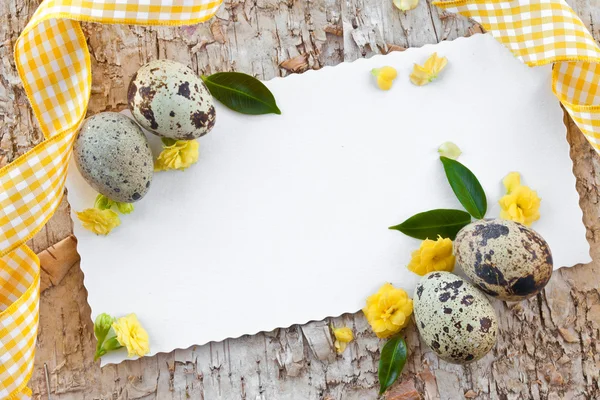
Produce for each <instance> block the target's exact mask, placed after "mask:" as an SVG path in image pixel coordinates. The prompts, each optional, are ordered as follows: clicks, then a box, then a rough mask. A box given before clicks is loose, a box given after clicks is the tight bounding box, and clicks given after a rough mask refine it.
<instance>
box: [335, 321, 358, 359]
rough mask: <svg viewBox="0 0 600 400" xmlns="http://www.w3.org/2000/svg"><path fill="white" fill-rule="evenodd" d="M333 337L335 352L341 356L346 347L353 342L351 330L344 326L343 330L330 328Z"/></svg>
mask: <svg viewBox="0 0 600 400" xmlns="http://www.w3.org/2000/svg"><path fill="white" fill-rule="evenodd" d="M332 330H333V336H335V343H334V346H335V350H336V351H337V352H338V354H342V353H343V352H344V350H346V346H348V343H350V342H351V341H352V340H354V334H353V333H352V329H350V328H348V327H346V326H344V327H343V328H332Z"/></svg>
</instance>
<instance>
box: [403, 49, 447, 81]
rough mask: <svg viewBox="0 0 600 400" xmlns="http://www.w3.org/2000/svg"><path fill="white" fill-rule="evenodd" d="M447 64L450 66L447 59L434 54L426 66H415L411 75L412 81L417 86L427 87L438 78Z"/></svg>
mask: <svg viewBox="0 0 600 400" xmlns="http://www.w3.org/2000/svg"><path fill="white" fill-rule="evenodd" d="M446 64H448V59H447V58H446V57H438V55H437V53H433V54H432V55H431V57H429V58H428V59H427V61H425V65H423V66H421V65H418V64H415V66H414V67H413V72H412V74H410V81H411V82H412V83H414V84H415V85H417V86H423V85H427V84H428V83H430V82H432V81H434V80H435V79H436V78H437V77H438V75H439V73H440V72H442V70H443V69H444V67H446Z"/></svg>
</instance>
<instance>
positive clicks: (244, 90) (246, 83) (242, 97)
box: [202, 72, 281, 115]
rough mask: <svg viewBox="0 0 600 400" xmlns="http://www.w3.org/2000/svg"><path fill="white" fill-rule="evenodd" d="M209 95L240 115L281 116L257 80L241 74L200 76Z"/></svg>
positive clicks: (271, 96) (266, 91) (220, 73)
mask: <svg viewBox="0 0 600 400" xmlns="http://www.w3.org/2000/svg"><path fill="white" fill-rule="evenodd" d="M202 80H203V81H204V83H205V84H206V86H207V87H208V90H209V91H210V93H211V94H212V95H213V96H214V97H215V98H216V99H217V100H219V101H220V102H221V103H223V104H225V105H226V106H227V107H229V108H231V109H232V110H233V111H237V112H239V113H242V114H251V115H259V114H270V113H273V114H281V111H280V110H279V108H278V107H277V103H276V102H275V97H273V94H272V93H271V91H270V90H269V89H268V88H267V87H266V86H265V85H264V84H263V83H262V82H261V81H259V80H258V79H256V78H255V77H253V76H250V75H247V74H243V73H241V72H218V73H216V74H213V75H210V76H205V75H203V76H202Z"/></svg>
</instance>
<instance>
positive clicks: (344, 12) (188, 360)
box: [0, 0, 600, 400]
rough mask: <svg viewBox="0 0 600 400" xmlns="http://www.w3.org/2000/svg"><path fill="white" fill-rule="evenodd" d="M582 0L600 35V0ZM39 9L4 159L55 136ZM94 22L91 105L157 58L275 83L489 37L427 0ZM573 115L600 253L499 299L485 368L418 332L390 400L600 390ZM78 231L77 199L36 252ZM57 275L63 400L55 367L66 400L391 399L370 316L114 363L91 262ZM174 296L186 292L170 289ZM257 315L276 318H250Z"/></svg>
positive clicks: (5, 35)
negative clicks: (449, 358)
mask: <svg viewBox="0 0 600 400" xmlns="http://www.w3.org/2000/svg"><path fill="white" fill-rule="evenodd" d="M568 2H569V3H570V4H571V6H572V7H573V8H574V9H575V10H576V11H577V12H578V14H579V15H580V16H581V18H582V19H583V21H584V22H585V24H586V25H587V26H588V28H589V29H590V31H591V32H592V33H593V34H594V36H595V38H596V39H600V25H597V24H598V22H597V21H600V4H598V2H597V0H568ZM38 4H39V0H3V1H2V2H0V166H1V165H4V164H6V163H8V162H11V161H12V160H14V159H15V158H16V157H17V156H19V155H20V154H23V153H24V152H26V151H27V150H28V149H30V148H31V147H32V146H33V145H35V144H37V143H39V142H40V141H41V140H42V135H41V132H40V130H39V129H38V126H37V122H36V121H35V119H34V117H33V115H32V112H31V109H30V107H29V105H28V103H27V99H26V97H25V94H24V91H23V87H22V85H21V83H20V81H19V78H18V76H17V73H16V70H15V65H14V60H13V57H12V49H13V46H14V43H15V40H16V38H17V37H18V34H19V32H20V31H21V30H22V29H23V27H24V26H25V24H26V23H27V21H28V20H29V18H30V16H31V15H32V13H33V12H34V11H35V9H36V7H37V6H38ZM83 29H84V31H85V34H86V37H87V38H88V44H89V48H90V52H91V56H92V68H93V88H92V98H91V102H90V107H89V111H90V113H96V112H99V111H105V110H120V109H122V108H124V107H125V99H126V88H127V84H128V81H129V79H130V77H131V76H132V75H133V73H134V72H135V71H136V69H137V68H138V67H139V66H141V65H142V64H144V63H146V62H147V61H150V60H153V59H156V58H170V59H174V60H177V61H180V62H183V63H184V64H187V65H190V66H191V67H192V68H193V69H195V70H196V71H198V72H199V73H204V74H208V73H213V72H217V71H232V70H236V71H243V72H246V73H250V74H253V75H255V76H257V77H258V78H261V79H270V78H272V77H275V76H285V75H287V74H290V73H300V72H303V71H305V70H306V69H309V68H313V69H318V68H321V67H323V66H326V65H335V64H338V63H341V62H343V61H353V60H355V59H357V58H360V57H369V56H371V55H373V54H377V53H382V52H383V53H385V52H387V51H391V50H398V49H401V48H403V47H409V46H421V45H423V44H426V43H436V42H438V41H441V40H452V39H454V38H456V37H459V36H464V35H468V34H469V31H470V30H474V31H477V27H476V26H475V25H474V24H473V23H471V22H470V21H467V20H466V19H464V18H462V17H457V16H454V15H450V14H447V13H444V12H442V11H440V10H438V9H436V8H435V7H434V6H432V5H431V4H430V3H429V2H428V1H426V0H421V2H420V4H419V6H418V7H417V9H416V10H413V11H410V12H408V13H401V12H399V11H397V10H396V9H394V8H393V6H392V3H391V0H297V1H294V0H287V1H286V0H246V1H244V0H233V1H227V2H226V3H225V4H223V6H222V7H221V9H220V10H219V12H218V14H217V17H216V18H214V19H213V20H211V21H210V22H207V23H204V24H200V25H196V26H190V27H182V28H161V27H154V28H150V27H131V26H120V25H113V26H109V25H97V24H89V23H86V24H83ZM349 84H351V82H349ZM473 98H474V101H476V98H477V93H473ZM424 106H425V105H424ZM565 123H566V126H567V129H566V136H567V139H568V140H569V142H570V143H571V148H572V158H573V159H574V172H575V175H576V176H577V189H578V191H579V193H580V195H581V206H582V208H583V210H584V222H585V225H586V226H587V229H588V231H587V232H588V239H589V241H590V243H591V246H592V257H593V259H594V262H593V263H591V264H589V265H577V266H575V267H573V268H564V269H561V270H558V271H555V273H554V275H553V277H552V280H551V281H550V283H549V285H548V286H547V287H546V289H545V290H544V291H543V293H541V294H540V295H538V296H537V297H535V298H533V299H531V300H529V301H524V302H521V303H513V304H506V303H503V302H500V301H495V302H494V303H493V304H494V307H495V308H496V310H497V313H498V315H499V322H500V335H499V340H498V344H497V346H496V347H495V348H494V350H493V351H492V352H491V354H489V355H488V356H486V357H485V358H484V359H483V360H481V361H479V362H477V363H474V364H471V365H469V366H466V367H461V366H456V365H451V364H448V363H445V362H443V361H441V360H439V359H438V358H437V357H436V356H435V355H434V354H432V353H431V351H430V350H429V349H428V348H427V347H426V346H425V345H424V344H422V343H420V342H419V338H418V335H417V333H416V331H415V329H414V327H413V326H411V327H409V328H408V329H407V330H406V337H407V341H408V345H409V349H410V358H409V360H408V363H407V366H406V369H405V371H404V373H403V375H402V378H401V382H400V383H399V384H398V385H396V386H395V388H394V389H393V391H392V392H391V393H390V394H389V395H388V396H387V397H388V398H389V399H417V398H424V399H437V398H442V399H460V398H477V399H488V398H492V399H521V398H523V399H529V398H531V399H562V398H565V399H596V398H600V388H599V374H600V352H599V350H600V349H599V347H600V341H598V337H599V333H600V332H599V329H600V292H599V289H598V288H599V282H600V265H599V263H598V262H599V260H600V238H599V237H598V233H599V232H600V221H599V209H598V201H599V196H600V190H599V187H600V158H598V156H596V155H595V153H594V152H593V150H592V149H591V147H590V146H589V145H588V144H587V142H586V141H585V139H584V138H583V136H582V135H581V134H580V132H579V131H578V130H577V128H576V127H575V126H574V124H573V123H572V121H571V120H570V119H569V118H566V119H565ZM307 129H318V127H307ZM71 226H72V222H71V220H70V217H69V215H68V204H67V203H66V201H63V203H62V204H61V206H60V208H59V210H58V212H57V213H56V215H55V217H54V218H53V219H52V220H51V221H50V222H49V223H48V225H47V226H46V228H45V229H44V230H43V231H42V232H40V233H39V234H38V235H37V236H36V237H35V238H34V239H33V240H32V241H31V245H32V247H33V249H34V250H35V251H38V252H39V251H42V250H44V249H45V248H47V247H48V246H50V245H53V244H55V243H57V242H58V241H60V240H61V239H63V238H65V237H67V236H68V235H69V234H70V233H71V229H72V228H71ZM557 229H560V227H557ZM42 278H43V280H44V283H45V284H46V285H48V286H52V287H50V288H49V289H48V290H46V291H45V292H44V293H43V294H42V297H41V312H40V314H41V315H40V329H39V334H38V344H37V355H36V364H35V372H34V375H33V378H32V379H31V382H30V387H31V388H32V389H33V393H34V398H35V399H47V398H48V397H49V394H48V393H47V389H46V379H45V376H44V368H43V366H44V364H47V367H48V371H49V378H50V379H49V387H50V391H51V393H50V396H51V398H52V399H61V400H66V399H187V398H191V399H208V400H212V399H248V400H267V399H269V400H271V399H281V400H287V399H330V400H332V399H375V398H377V387H378V381H377V362H378V359H379V349H380V347H381V344H382V342H380V341H379V340H378V339H377V338H376V337H375V336H374V335H373V334H372V333H371V332H370V330H369V328H368V325H367V324H366V322H365V319H364V317H363V315H362V314H361V313H357V314H348V315H345V316H343V317H340V318H333V319H329V320H326V321H322V322H313V323H309V324H307V325H303V326H292V327H290V328H287V329H277V330H275V331H273V332H268V333H260V334H257V335H254V336H244V337H241V338H238V339H232V340H225V341H224V342H221V343H209V344H206V345H204V346H195V347H192V348H190V349H187V350H176V351H174V352H172V353H169V354H159V355H157V356H155V357H150V358H144V359H142V360H139V361H130V362H125V363H123V364H121V365H118V366H108V367H105V368H103V369H100V367H99V365H98V363H94V362H93V360H92V355H93V352H94V346H95V340H94V338H93V331H92V322H91V320H90V308H89V306H88V305H87V302H86V296H87V293H86V290H85V288H84V286H83V281H82V279H83V274H82V272H81V270H80V269H79V266H78V265H75V266H74V267H73V268H71V270H70V271H69V272H68V274H67V275H66V276H65V277H64V279H62V281H60V283H57V282H54V281H53V280H52V279H51V277H49V276H48V275H47V274H43V277H42ZM316 279H318V278H316ZM164 295H165V296H169V295H170V293H169V290H168V288H166V289H165V293H164ZM348 295H349V296H351V295H352V293H348ZM297 296H310V293H309V292H306V293H297ZM205 306H206V305H203V304H190V307H189V317H190V318H202V308H203V307H205ZM217 306H218V305H217ZM252 311H253V312H268V310H246V311H244V312H252ZM230 318H235V316H230ZM207 323H211V322H210V321H207ZM329 323H333V324H334V325H336V326H341V325H348V326H350V327H352V329H353V330H354V332H355V336H356V341H354V342H353V343H352V344H351V345H350V346H349V349H348V350H347V351H346V352H345V353H344V354H343V355H341V356H337V355H336V354H335V352H334V350H333V345H332V339H331V337H330V334H329V330H328V324H329Z"/></svg>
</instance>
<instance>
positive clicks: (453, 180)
mask: <svg viewBox="0 0 600 400" xmlns="http://www.w3.org/2000/svg"><path fill="white" fill-rule="evenodd" d="M440 160H442V164H444V170H445V171H446V177H447V178H448V182H449V183H450V186H451V187H452V190H453V191H454V194H455V195H456V197H457V198H458V201H460V204H462V205H463V207H464V208H465V210H467V211H468V212H469V214H471V215H472V216H474V217H475V218H477V219H482V218H483V217H484V216H485V212H486V211H487V199H486V197H485V192H484V191H483V188H482V187H481V184H480V183H479V181H478V180H477V178H476V177H475V175H473V173H472V172H471V171H470V170H469V169H468V168H467V167H465V166H464V165H462V164H461V163H459V162H458V161H456V160H451V159H449V158H448V157H440Z"/></svg>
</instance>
